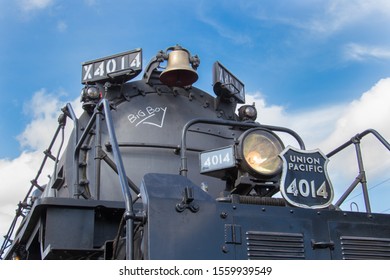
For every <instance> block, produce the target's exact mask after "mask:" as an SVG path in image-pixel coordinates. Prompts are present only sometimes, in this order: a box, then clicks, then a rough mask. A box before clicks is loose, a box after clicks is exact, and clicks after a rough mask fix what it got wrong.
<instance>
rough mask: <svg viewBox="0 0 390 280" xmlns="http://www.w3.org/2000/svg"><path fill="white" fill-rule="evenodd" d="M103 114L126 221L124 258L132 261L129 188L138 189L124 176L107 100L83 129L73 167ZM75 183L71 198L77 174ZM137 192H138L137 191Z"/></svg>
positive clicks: (102, 102)
mask: <svg viewBox="0 0 390 280" xmlns="http://www.w3.org/2000/svg"><path fill="white" fill-rule="evenodd" d="M101 114H104V117H105V118H104V119H105V122H106V126H107V131H108V136H109V140H110V143H111V150H112V153H113V155H114V161H115V167H116V168H115V169H114V170H115V172H116V173H117V174H118V176H119V183H120V186H121V189H122V194H123V198H124V202H125V207H126V210H125V214H124V215H125V216H124V217H125V219H126V258H127V259H133V251H134V249H133V235H134V233H133V229H134V219H135V218H136V217H135V215H134V209H133V199H132V195H131V191H130V188H132V189H133V190H134V191H135V192H137V191H138V189H137V188H136V187H134V186H132V184H131V183H130V182H129V179H128V177H127V175H126V170H125V168H124V165H123V160H122V156H121V152H120V150H119V145H118V141H117V137H116V133H115V127H114V122H113V120H112V115H111V108H110V103H109V101H108V100H107V99H105V98H104V99H102V100H101V101H100V102H99V104H97V106H96V108H95V110H94V113H93V115H92V116H91V118H90V120H89V122H88V124H87V126H86V127H85V129H84V131H83V133H82V135H81V136H80V139H79V140H78V142H77V144H76V146H75V150H74V161H75V165H76V166H78V161H79V153H80V150H81V148H82V145H83V143H84V141H85V139H86V138H87V136H88V134H89V132H90V131H91V129H92V128H93V127H94V126H95V124H96V120H97V119H99V118H100V115H101ZM97 128H98V129H100V119H99V121H98V122H97ZM96 133H98V134H100V131H97V132H96ZM75 177H76V178H75V182H74V190H73V196H75V197H79V196H80V193H79V173H78V172H77V173H76V176H75ZM138 192H139V191H138Z"/></svg>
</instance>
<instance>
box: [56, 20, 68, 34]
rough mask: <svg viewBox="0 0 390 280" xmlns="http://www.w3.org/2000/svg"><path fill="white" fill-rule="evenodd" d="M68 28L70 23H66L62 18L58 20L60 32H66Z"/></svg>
mask: <svg viewBox="0 0 390 280" xmlns="http://www.w3.org/2000/svg"><path fill="white" fill-rule="evenodd" d="M67 29H68V25H67V24H66V22H65V21H63V20H60V21H58V22H57V30H58V31H60V32H64V31H66V30H67Z"/></svg>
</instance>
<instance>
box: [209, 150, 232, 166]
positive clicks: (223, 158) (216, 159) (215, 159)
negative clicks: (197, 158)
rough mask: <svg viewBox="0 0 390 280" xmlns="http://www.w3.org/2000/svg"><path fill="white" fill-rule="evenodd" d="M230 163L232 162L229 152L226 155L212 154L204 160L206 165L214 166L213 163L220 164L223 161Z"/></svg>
mask: <svg viewBox="0 0 390 280" xmlns="http://www.w3.org/2000/svg"><path fill="white" fill-rule="evenodd" d="M225 162H226V163H229V162H230V157H229V154H228V153H227V154H225V155H221V154H218V155H212V156H209V157H207V158H206V160H205V161H204V163H203V165H204V166H213V165H218V164H223V163H225Z"/></svg>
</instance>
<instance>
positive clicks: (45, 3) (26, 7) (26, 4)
mask: <svg viewBox="0 0 390 280" xmlns="http://www.w3.org/2000/svg"><path fill="white" fill-rule="evenodd" d="M53 3H54V0H18V4H19V7H20V8H21V9H22V11H24V12H32V11H36V10H43V9H46V8H48V7H49V6H51V5H52V4H53Z"/></svg>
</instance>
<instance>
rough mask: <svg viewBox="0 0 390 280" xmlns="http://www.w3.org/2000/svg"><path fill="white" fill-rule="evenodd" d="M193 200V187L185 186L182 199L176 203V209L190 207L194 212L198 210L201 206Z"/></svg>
mask: <svg viewBox="0 0 390 280" xmlns="http://www.w3.org/2000/svg"><path fill="white" fill-rule="evenodd" d="M193 201H194V190H193V189H192V187H185V189H184V194H183V199H182V201H181V202H180V203H178V204H176V211H177V212H183V211H184V210H186V209H187V208H188V209H190V211H191V212H193V213H196V212H198V211H199V206H198V205H197V204H194V203H192V202H193Z"/></svg>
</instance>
